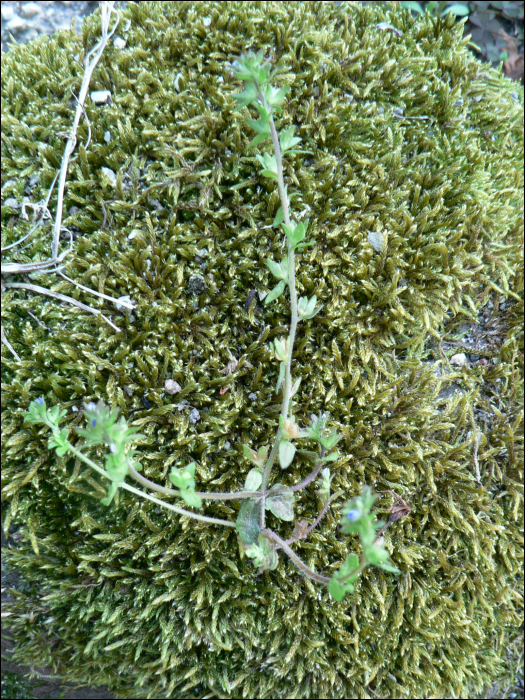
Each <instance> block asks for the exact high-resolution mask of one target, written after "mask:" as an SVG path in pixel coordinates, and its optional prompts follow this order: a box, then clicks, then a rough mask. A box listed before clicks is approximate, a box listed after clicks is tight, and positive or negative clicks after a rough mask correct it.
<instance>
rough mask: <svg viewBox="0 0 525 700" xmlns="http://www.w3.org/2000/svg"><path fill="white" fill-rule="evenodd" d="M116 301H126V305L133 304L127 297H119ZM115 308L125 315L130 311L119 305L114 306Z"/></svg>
mask: <svg viewBox="0 0 525 700" xmlns="http://www.w3.org/2000/svg"><path fill="white" fill-rule="evenodd" d="M117 301H126V302H127V303H128V304H132V303H133V302H132V301H131V298H130V297H128V296H124V297H119V298H118V299H117ZM115 306H116V307H117V309H118V310H119V311H124V313H125V312H126V311H131V309H128V308H127V307H126V306H122V305H121V304H115Z"/></svg>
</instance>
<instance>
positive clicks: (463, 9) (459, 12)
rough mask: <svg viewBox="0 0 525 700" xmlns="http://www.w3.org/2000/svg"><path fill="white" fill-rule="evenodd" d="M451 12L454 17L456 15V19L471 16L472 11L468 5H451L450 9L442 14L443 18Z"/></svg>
mask: <svg viewBox="0 0 525 700" xmlns="http://www.w3.org/2000/svg"><path fill="white" fill-rule="evenodd" d="M449 12H450V13H451V14H453V15H456V17H466V16H467V15H470V9H469V7H468V3H465V4H464V5H462V4H456V5H449V7H447V8H446V9H445V10H444V11H443V12H442V13H441V16H442V17H444V16H445V15H448V14H449Z"/></svg>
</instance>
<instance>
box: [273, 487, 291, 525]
mask: <svg viewBox="0 0 525 700" xmlns="http://www.w3.org/2000/svg"><path fill="white" fill-rule="evenodd" d="M294 501H295V496H294V493H293V491H292V489H291V488H290V487H289V486H284V484H274V485H273V486H272V488H271V489H270V490H269V491H268V496H267V497H266V508H267V510H270V511H271V512H272V513H273V514H274V515H275V516H276V517H277V518H279V519H280V520H286V521H289V522H291V521H293V506H294Z"/></svg>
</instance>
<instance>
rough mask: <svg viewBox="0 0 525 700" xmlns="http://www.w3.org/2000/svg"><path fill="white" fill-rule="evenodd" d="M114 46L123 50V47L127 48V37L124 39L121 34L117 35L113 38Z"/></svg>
mask: <svg viewBox="0 0 525 700" xmlns="http://www.w3.org/2000/svg"><path fill="white" fill-rule="evenodd" d="M113 46H114V47H115V48H116V49H121V50H122V49H125V48H126V40H125V39H122V38H121V37H120V36H116V37H115V38H114V39H113Z"/></svg>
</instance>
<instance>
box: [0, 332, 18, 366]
mask: <svg viewBox="0 0 525 700" xmlns="http://www.w3.org/2000/svg"><path fill="white" fill-rule="evenodd" d="M2 343H3V344H4V345H5V346H6V348H7V349H8V350H10V351H11V353H12V354H13V355H14V356H15V357H16V359H17V360H18V361H19V362H21V361H22V360H21V359H20V358H19V357H18V355H17V354H16V352H15V349H14V348H13V346H12V345H11V343H10V342H9V341H8V340H7V338H6V335H5V331H4V327H3V326H2Z"/></svg>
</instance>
